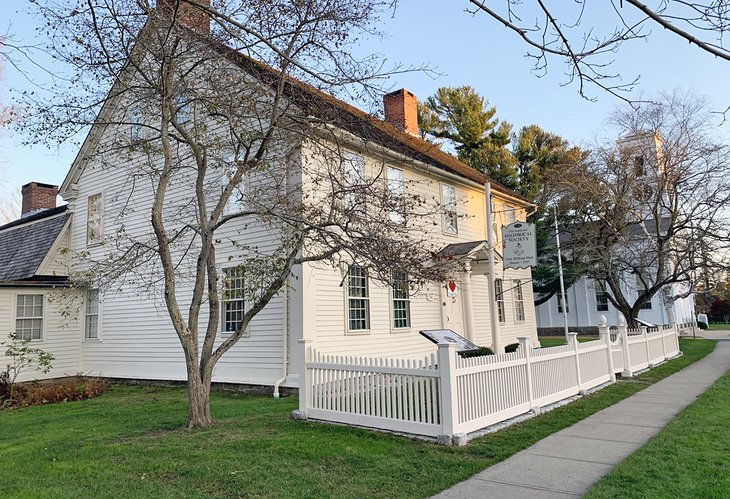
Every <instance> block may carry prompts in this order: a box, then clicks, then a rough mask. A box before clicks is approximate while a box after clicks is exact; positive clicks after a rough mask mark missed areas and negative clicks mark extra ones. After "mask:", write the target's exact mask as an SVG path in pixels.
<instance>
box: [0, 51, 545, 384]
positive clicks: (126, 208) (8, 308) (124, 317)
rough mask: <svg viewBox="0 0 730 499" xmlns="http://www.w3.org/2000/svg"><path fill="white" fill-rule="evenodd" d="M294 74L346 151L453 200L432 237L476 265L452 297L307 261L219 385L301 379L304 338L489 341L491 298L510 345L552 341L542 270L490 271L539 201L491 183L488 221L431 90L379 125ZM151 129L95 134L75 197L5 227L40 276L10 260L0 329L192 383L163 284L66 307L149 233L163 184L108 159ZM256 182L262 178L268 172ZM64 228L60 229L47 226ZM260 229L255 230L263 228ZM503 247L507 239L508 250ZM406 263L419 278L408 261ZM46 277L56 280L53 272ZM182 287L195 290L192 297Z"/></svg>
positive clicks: (327, 341)
mask: <svg viewBox="0 0 730 499" xmlns="http://www.w3.org/2000/svg"><path fill="white" fill-rule="evenodd" d="M211 43H212V42H211ZM217 49H218V50H219V51H220V50H223V53H224V54H225V55H226V57H227V58H228V61H229V62H230V64H231V65H232V66H235V67H237V70H238V71H240V77H241V78H247V79H250V78H257V77H258V76H260V72H261V71H264V72H265V71H267V69H266V68H265V67H264V66H263V65H261V64H260V63H254V62H253V61H250V60H249V59H247V58H246V57H244V56H242V55H241V54H238V53H236V52H234V51H232V50H230V49H221V47H217ZM251 68H255V70H256V72H257V73H256V74H254V73H253V72H252V71H251ZM290 83H291V84H290V85H289V86H288V87H287V91H286V92H291V93H294V92H296V93H297V96H296V97H297V98H298V99H299V100H295V99H294V98H293V95H292V104H293V105H297V103H298V102H301V96H302V95H306V97H307V102H308V104H309V109H308V112H310V113H317V112H321V113H326V114H327V115H328V116H331V115H332V114H337V115H338V116H341V117H342V116H344V117H345V118H346V119H343V120H340V123H342V127H343V129H344V130H342V131H343V132H346V133H343V134H342V136H343V137H347V139H346V140H345V139H342V142H341V144H339V146H340V147H344V148H346V149H347V150H346V152H345V154H346V155H348V157H350V158H355V159H357V161H353V163H355V164H359V165H362V166H361V168H362V174H364V176H365V177H366V178H367V177H369V176H372V175H376V174H377V173H378V172H381V171H382V170H383V168H382V167H383V164H385V165H386V168H385V171H386V173H387V175H388V177H389V178H390V177H397V178H399V179H402V180H405V181H406V183H405V184H404V185H406V186H408V185H418V186H420V187H419V188H421V189H425V190H426V191H425V192H422V193H421V194H422V195H425V196H426V197H431V198H433V199H440V200H441V204H442V205H443V206H445V207H447V209H444V210H442V211H441V212H440V213H434V214H433V218H432V220H431V224H430V225H432V226H433V227H435V228H436V229H435V230H434V231H433V234H434V235H433V237H434V238H435V239H436V242H437V243H438V245H439V247H440V248H441V251H440V253H441V256H447V257H449V258H452V259H458V260H461V261H462V262H463V263H464V265H462V266H461V268H462V270H461V271H459V272H458V273H457V274H456V275H453V277H452V280H451V281H453V285H452V287H454V288H455V289H453V290H452V289H449V283H450V282H451V281H450V282H431V283H427V284H426V285H423V286H420V287H419V289H417V290H412V291H411V290H410V289H409V288H407V287H406V290H405V291H403V289H402V288H401V289H399V292H394V289H393V288H392V287H389V286H386V285H383V284H380V283H379V282H376V281H375V280H373V279H370V278H369V276H368V269H366V268H354V269H353V268H350V269H349V273H348V272H347V271H343V268H341V267H332V266H329V267H328V266H325V265H322V264H308V263H305V264H302V265H299V266H297V267H295V269H294V271H293V275H292V278H290V279H289V283H288V286H287V291H286V292H283V291H282V292H280V293H279V294H278V295H277V296H276V297H275V298H274V299H273V300H272V301H271V302H270V303H269V304H268V305H267V306H266V307H265V308H264V310H263V311H262V312H260V313H259V314H258V315H257V316H256V317H255V318H254V319H253V321H252V322H251V324H250V326H249V328H248V330H247V332H246V334H245V336H244V337H243V338H242V339H241V340H240V341H239V343H238V344H237V345H236V346H234V347H233V348H232V349H231V350H230V351H229V352H227V353H226V354H225V355H224V356H223V358H222V359H221V360H220V361H219V363H218V364H217V367H216V370H215V372H214V378H213V381H214V382H224V383H240V384H250V385H263V386H274V385H275V386H279V385H281V386H284V387H297V386H298V373H299V372H300V371H301V366H302V362H303V358H304V352H303V347H302V342H300V341H299V340H302V339H306V340H310V341H311V344H313V345H315V346H316V348H317V349H318V351H320V352H322V353H330V354H347V355H367V356H381V357H408V358H412V357H415V356H421V355H424V354H428V353H431V352H435V351H436V346H435V345H434V344H433V343H431V342H429V341H428V340H427V339H425V338H424V337H423V336H421V335H420V334H419V331H420V330H427V329H441V328H448V329H453V330H454V331H456V332H457V333H460V334H461V335H463V336H464V337H467V338H469V339H472V340H473V341H474V342H475V343H476V344H478V345H483V346H490V345H492V328H491V326H490V322H491V320H490V305H489V303H490V299H491V300H495V301H496V304H495V306H494V309H495V310H496V314H497V315H498V317H497V320H496V321H495V322H496V323H497V335H498V338H499V343H500V345H501V347H502V348H503V347H504V346H505V345H507V344H511V343H515V342H517V339H516V338H517V337H518V336H528V337H529V338H530V341H531V342H532V343H533V344H537V332H536V323H535V310H534V307H533V296H532V288H531V285H530V279H531V273H530V269H529V268H528V269H522V270H504V269H503V268H502V266H501V258H500V256H499V254H497V258H496V260H497V262H496V270H495V277H496V280H495V288H496V289H495V290H490V289H489V285H488V278H487V243H486V240H487V230H489V229H492V230H494V231H495V233H496V235H497V236H498V237H501V236H500V232H501V231H500V230H499V227H501V226H502V225H507V224H508V223H511V222H514V221H515V220H524V219H525V217H526V214H527V213H528V212H529V211H530V210H531V209H532V208H533V206H532V204H531V203H530V202H529V201H528V200H526V199H524V198H522V197H521V196H519V195H517V194H516V193H514V192H512V191H510V190H509V189H507V188H504V187H502V186H500V185H498V184H495V183H492V184H491V185H492V190H491V192H492V199H491V201H492V208H493V212H494V216H493V217H494V220H492V221H490V223H486V206H485V189H484V185H485V183H486V182H488V181H489V179H488V178H487V177H486V176H485V175H483V174H482V173H480V172H478V171H476V170H474V169H472V168H470V167H468V166H467V165H465V164H463V163H461V162H459V161H458V160H456V159H455V158H454V157H452V156H450V155H448V154H446V153H444V152H442V151H441V150H440V149H439V148H438V147H437V146H435V145H433V144H431V143H428V142H425V141H423V140H421V139H420V138H418V133H417V130H418V124H417V116H416V97H415V96H414V95H413V94H411V93H410V92H408V91H406V90H399V91H396V92H393V93H390V94H388V95H386V96H385V99H384V102H385V120H379V119H377V118H374V117H373V116H371V115H369V114H366V113H365V112H362V111H360V110H358V109H356V108H354V107H352V106H350V105H348V104H346V103H344V102H342V101H340V100H337V99H336V98H334V97H332V96H329V95H326V94H323V93H322V92H318V91H313V90H312V89H311V88H310V87H308V86H306V85H304V84H299V83H297V82H296V81H295V80H291V82H290ZM265 84H266V83H264V82H262V83H261V85H265ZM288 95H289V94H286V93H285V96H288ZM129 111H130V110H129V109H128V106H127V105H125V103H124V102H123V101H120V100H118V99H117V100H114V99H111V100H109V101H108V102H107V104H106V105H105V107H104V109H102V111H101V113H102V116H104V115H106V116H109V115H113V114H114V113H119V114H124V113H128V112H129ZM118 121H120V122H123V121H125V120H118ZM136 133H139V127H138V125H135V124H134V123H132V124H128V125H121V124H120V125H116V126H114V127H112V126H105V127H101V126H98V127H97V126H95V127H93V128H92V129H91V131H90V133H89V136H88V138H87V140H86V141H85V143H84V144H83V146H82V148H81V150H80V152H79V154H78V157H77V158H76V160H75V162H74V163H73V165H72V166H71V169H70V171H69V173H68V175H67V176H66V178H65V180H64V182H63V184H62V185H61V186H60V189H59V194H60V196H61V197H62V198H63V199H64V200H65V201H66V202H67V205H65V206H63V207H60V208H51V207H50V206H48V208H49V209H48V210H46V211H40V212H38V213H35V214H33V215H30V216H27V217H23V218H21V219H20V220H19V221H17V222H13V223H12V224H9V225H7V226H5V227H0V248H4V247H5V246H13V245H14V244H15V243H14V241H16V235H17V234H19V233H20V232H23V234H24V237H27V238H28V239H27V240H28V241H29V244H31V245H32V246H34V247H35V250H37V251H35V253H37V254H35V256H33V258H34V259H33V262H32V265H30V264H29V265H27V267H28V269H27V271H24V272H20V273H17V275H16V274H15V273H11V274H7V275H6V274H4V273H2V272H3V270H4V269H0V281H1V282H0V286H2V287H0V329H2V330H3V331H10V330H16V331H18V332H19V334H20V335H21V336H22V337H24V338H25V337H27V338H30V339H31V340H32V341H33V343H34V344H37V346H39V347H41V348H44V349H47V350H48V351H50V352H52V353H53V354H54V355H55V356H56V361H55V366H56V368H55V369H54V370H53V371H52V373H51V374H50V375H52V376H61V375H73V374H76V373H77V372H84V373H87V374H91V375H100V376H105V377H112V378H126V379H129V378H133V379H145V380H184V379H185V378H186V371H185V365H184V358H183V353H182V349H181V346H180V344H179V340H178V338H177V335H176V333H175V331H174V329H173V327H172V325H171V321H170V318H169V317H168V314H167V311H166V309H165V306H164V302H163V299H162V297H161V295H160V294H159V293H158V294H154V293H152V294H145V293H140V292H139V289H138V287H136V286H134V285H133V283H131V282H130V283H129V284H125V283H124V282H121V283H116V284H115V285H114V286H108V287H105V286H101V285H100V286H96V285H93V284H92V287H90V288H87V289H83V290H79V291H68V290H66V293H70V294H73V293H77V294H78V296H77V298H78V299H79V300H80V301H79V305H78V307H77V313H76V315H73V314H71V315H72V316H71V317H68V316H67V317H64V318H63V320H61V318H60V317H59V316H58V315H59V311H58V310H57V307H58V306H60V303H61V302H62V301H65V302H68V301H70V299H69V298H68V297H65V298H62V296H63V293H64V289H63V288H62V287H58V286H59V285H61V286H62V285H63V284H64V283H65V276H68V275H73V274H74V273H77V272H80V271H83V265H82V264H80V263H78V262H80V261H82V260H83V259H82V258H81V257H80V256H81V255H85V256H87V257H88V256H90V257H93V258H94V259H95V260H97V261H100V260H103V258H104V255H105V254H106V252H108V251H110V244H102V243H101V242H102V241H105V240H106V239H107V238H110V239H111V238H113V236H114V235H115V234H118V233H120V231H124V232H125V233H127V234H130V233H131V234H133V233H135V232H136V233H138V234H140V235H143V234H149V233H150V225H149V224H150V222H149V219H150V210H151V204H152V193H151V190H150V189H148V188H145V186H144V185H142V184H143V182H141V181H140V182H139V185H136V186H135V187H134V188H132V187H131V186H132V184H131V183H130V177H131V176H130V172H133V171H134V169H135V168H136V163H135V161H137V160H138V158H137V157H136V156H135V154H133V153H130V154H122V153H119V154H118V157H116V156H115V157H114V158H113V161H111V163H112V165H111V166H110V161H109V157H108V156H100V155H99V154H97V152H98V150H99V148H101V147H102V146H103V145H104V144H108V143H109V141H120V140H123V139H120V137H130V136H134V134H136ZM364 137H367V146H368V147H365V146H364V142H365V141H364V139H363V138H364ZM122 145H123V144H122ZM293 146H294V147H292V148H291V150H292V151H293V152H292V153H291V154H292V155H294V156H295V157H294V158H290V159H292V161H291V163H290V164H291V165H300V164H302V163H303V162H304V161H317V150H315V149H313V148H311V147H309V145H308V143H307V141H306V140H304V139H302V140H301V141H300V142H299V143H296V144H293ZM295 167H296V166H295ZM247 181H248V182H249V185H253V184H255V181H256V179H255V178H251V179H247ZM411 181H413V182H414V183H413V184H411V183H410V182H411ZM406 188H408V187H406ZM300 189H301V191H302V192H301V193H300V194H301V195H302V196H306V195H307V194H308V193H310V192H312V191H314V190H316V186H314V185H312V184H309V185H308V184H307V182H306V181H303V182H302V184H301V187H300ZM173 192H175V193H176V194H175V195H176V196H179V199H170V200H169V202H170V203H175V202H181V203H182V202H184V201H185V196H186V195H189V194H188V193H187V192H186V190H185V189H184V188H180V189H177V190H174V191H173ZM406 194H407V193H406ZM457 215H458V216H457ZM240 223H241V224H243V223H244V222H240ZM51 224H52V225H53V231H51V230H50V229H49V228H48V227H47V226H48V225H51ZM243 228H244V227H243V225H241V226H239V227H238V228H236V226H235V225H233V226H232V227H231V228H230V229H229V230H230V231H232V234H233V236H232V237H235V233H236V231H240V232H241V233H243ZM495 229H496V230H495ZM247 230H248V233H250V232H251V230H250V227H249V228H248V229H247ZM54 234H55V236H54ZM54 237H55V239H54ZM255 237H256V238H258V239H257V240H256V241H255V243H256V244H258V245H260V246H265V245H266V244H267V241H269V242H270V238H272V237H276V236H275V235H272V234H271V233H267V232H265V231H264V232H260V233H256V235H255ZM267 238H269V239H267ZM500 244H501V243H500V241H499V240H498V241H497V244H496V247H497V248H499V247H501V245H500ZM60 247H62V248H64V250H63V251H60V250H59V248H60ZM65 249H67V251H66V250H65ZM235 255H236V252H235V251H233V250H232V249H230V245H229V246H225V245H223V244H221V245H220V247H219V248H218V250H217V257H218V261H219V267H220V268H219V270H220V271H221V272H222V273H223V272H225V269H226V268H229V267H232V266H235V265H236V261H235ZM0 258H9V259H10V260H11V261H12V266H23V264H24V263H26V260H27V259H29V258H30V257H29V256H28V255H27V252H18V253H15V254H11V255H9V256H7V255H4V254H3V255H0ZM51 258H52V259H53V261H54V262H56V261H60V264H55V263H54V266H53V268H51V267H50V266H49V265H50V264H45V263H44V264H40V263H39V262H48V261H50V260H49V259H51ZM27 263H30V260H27ZM36 264H37V265H36ZM184 264H185V265H194V264H195V262H194V261H186V262H184ZM44 265H45V266H44ZM31 267H33V268H31ZM403 270H404V273H405V274H407V272H408V269H407V268H404V269H403ZM47 275H52V276H53V279H45V278H43V277H44V276H47ZM237 282H238V281H237V280H236V279H230V280H227V281H226V283H227V284H225V285H226V286H235V285H237ZM54 285H55V286H57V287H56V288H53V287H52V286H54ZM178 292H179V293H180V294H181V295H185V293H188V292H189V290H187V289H180V290H178ZM54 293H56V294H58V295H59V298H58V299H54V296H53V295H54ZM226 296H235V293H226ZM239 306H241V304H240V303H237V302H236V301H235V300H233V299H227V300H224V301H223V303H221V308H222V314H221V315H222V316H223V317H224V318H225V317H231V316H232V315H231V313H230V312H231V311H233V310H236V307H239ZM66 315H68V313H67V314H66ZM28 321H31V322H28ZM227 322H228V321H226V320H225V319H224V320H223V321H222V324H221V333H220V336H221V337H225V335H226V331H227V330H230V329H229V328H230V326H231V325H230V324H228V323H227ZM234 326H235V325H234Z"/></svg>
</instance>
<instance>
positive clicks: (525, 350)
mask: <svg viewBox="0 0 730 499" xmlns="http://www.w3.org/2000/svg"><path fill="white" fill-rule="evenodd" d="M529 340H530V338H528V337H527V336H518V337H517V341H519V342H520V352H522V355H524V357H525V376H526V377H525V379H526V380H527V401H528V402H529V403H530V410H531V411H532V412H533V413H535V414H538V413H539V412H540V410H539V408H538V407H535V401H534V396H533V393H532V368H531V367H530V353H531V352H530V350H531V348H530V345H529V344H528V343H527V342H528V341H529Z"/></svg>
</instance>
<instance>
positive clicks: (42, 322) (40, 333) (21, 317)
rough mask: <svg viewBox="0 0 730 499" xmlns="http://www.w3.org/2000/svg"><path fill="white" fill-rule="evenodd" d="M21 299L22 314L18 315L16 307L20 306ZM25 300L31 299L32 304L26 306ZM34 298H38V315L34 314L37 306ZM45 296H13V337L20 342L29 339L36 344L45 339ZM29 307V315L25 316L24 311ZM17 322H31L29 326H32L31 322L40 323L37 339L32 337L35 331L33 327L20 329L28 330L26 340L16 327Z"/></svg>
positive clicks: (28, 294) (37, 294) (40, 294)
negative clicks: (28, 335) (28, 334)
mask: <svg viewBox="0 0 730 499" xmlns="http://www.w3.org/2000/svg"><path fill="white" fill-rule="evenodd" d="M21 297H22V299H23V310H22V314H21V313H20V310H18V306H19V305H20V301H21ZM27 298H32V299H33V303H31V305H28V304H27V303H26V299H27ZM36 298H40V309H41V310H40V315H38V314H36V313H35V312H36V310H35V308H36V307H37V306H38V305H37V304H36V303H35V302H36ZM45 301H46V300H45V296H44V295H43V293H18V294H17V295H15V335H16V338H17V339H18V340H20V341H24V340H26V339H29V340H30V341H32V342H38V341H43V339H44V338H45V330H44V328H45V325H46V321H45V318H44V315H45V311H46V307H45ZM28 307H30V308H31V314H30V315H26V309H27V308H28ZM18 321H31V325H32V324H33V321H40V327H39V328H38V337H37V338H34V337H33V330H34V329H36V328H34V327H32V326H31V327H30V328H22V329H30V337H29V338H26V337H25V335H24V333H21V331H20V330H21V328H19V327H18Z"/></svg>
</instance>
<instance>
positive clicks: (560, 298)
mask: <svg viewBox="0 0 730 499" xmlns="http://www.w3.org/2000/svg"><path fill="white" fill-rule="evenodd" d="M556 296H557V297H558V313H559V314H562V313H563V293H561V292H559V291H558V293H557V294H556ZM565 313H566V314H569V313H570V309H569V308H568V304H567V303H566V304H565Z"/></svg>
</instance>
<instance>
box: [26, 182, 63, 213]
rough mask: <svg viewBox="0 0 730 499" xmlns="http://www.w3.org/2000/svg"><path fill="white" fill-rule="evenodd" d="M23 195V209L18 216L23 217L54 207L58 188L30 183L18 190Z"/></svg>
mask: <svg viewBox="0 0 730 499" xmlns="http://www.w3.org/2000/svg"><path fill="white" fill-rule="evenodd" d="M20 193H21V194H22V195H23V207H22V211H21V214H20V216H21V217H24V216H26V215H30V214H32V213H35V212H37V211H41V210H47V209H49V208H55V207H56V196H57V195H58V186H57V185H50V184H41V183H40V182H31V183H29V184H25V185H24V186H23V187H21V188H20Z"/></svg>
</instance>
